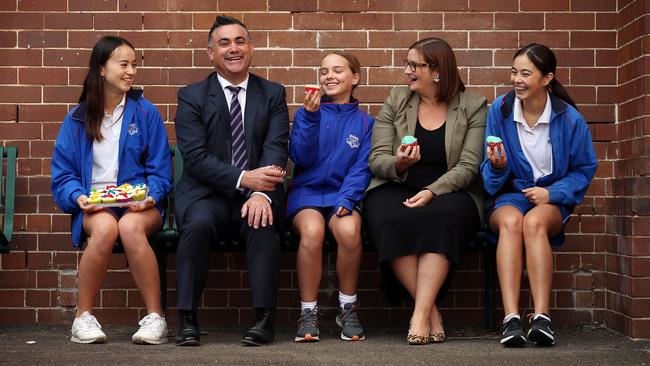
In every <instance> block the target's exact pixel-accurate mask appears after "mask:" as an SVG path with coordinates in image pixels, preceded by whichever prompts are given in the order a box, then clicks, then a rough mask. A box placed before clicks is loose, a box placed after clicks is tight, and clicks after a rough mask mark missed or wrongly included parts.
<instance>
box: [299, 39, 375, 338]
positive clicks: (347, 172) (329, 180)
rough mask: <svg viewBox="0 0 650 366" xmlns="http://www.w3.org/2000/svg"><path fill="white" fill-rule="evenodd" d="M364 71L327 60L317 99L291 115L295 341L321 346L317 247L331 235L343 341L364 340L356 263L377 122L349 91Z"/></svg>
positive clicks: (339, 59) (333, 57)
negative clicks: (296, 299) (296, 303)
mask: <svg viewBox="0 0 650 366" xmlns="http://www.w3.org/2000/svg"><path fill="white" fill-rule="evenodd" d="M360 72H361V66H360V64H359V61H358V60H357V58H356V57H354V56H353V55H351V54H349V53H345V52H333V53H330V54H328V55H327V56H325V58H323V60H322V62H321V66H320V69H319V71H318V74H319V81H320V86H321V90H323V91H324V94H325V95H324V96H322V98H321V93H320V92H307V93H306V95H305V100H304V103H303V107H301V108H299V109H298V110H297V111H296V113H295V116H294V120H293V128H292V131H291V140H290V144H289V146H290V148H289V156H290V157H291V160H292V161H293V163H294V164H295V170H294V177H293V181H292V186H291V192H290V193H289V198H288V202H287V214H288V215H289V217H290V218H291V219H292V221H293V229H294V230H295V232H296V233H298V235H300V247H299V248H298V256H297V262H298V263H297V267H298V283H299V285H300V300H301V301H300V302H301V310H302V311H301V316H300V319H299V321H298V331H297V333H296V337H295V341H296V342H314V341H318V340H319V330H318V306H317V301H316V300H317V297H318V287H319V284H320V281H321V274H322V268H321V267H322V247H323V240H324V237H325V230H326V228H329V230H330V231H331V233H332V234H333V236H334V239H335V240H336V242H337V244H338V252H337V257H336V273H337V275H338V283H339V286H340V290H339V304H340V308H339V311H338V315H337V317H336V322H337V324H338V325H339V326H340V327H341V328H342V330H341V338H342V339H343V340H354V341H360V340H363V339H364V338H365V336H364V333H363V328H362V327H361V324H360V323H359V317H358V314H357V312H358V307H359V302H358V301H357V281H358V277H359V266H360V264H361V255H362V247H361V216H360V214H359V207H358V204H359V201H361V199H362V198H363V193H364V191H365V189H366V187H367V186H368V183H369V182H370V178H371V173H370V170H369V168H368V154H369V152H370V142H371V133H372V126H373V124H374V119H373V118H372V117H370V116H369V115H368V114H367V113H365V112H363V111H362V110H361V109H359V102H358V101H357V100H355V99H354V98H353V97H352V91H353V90H354V88H355V87H356V86H357V85H359V81H360Z"/></svg>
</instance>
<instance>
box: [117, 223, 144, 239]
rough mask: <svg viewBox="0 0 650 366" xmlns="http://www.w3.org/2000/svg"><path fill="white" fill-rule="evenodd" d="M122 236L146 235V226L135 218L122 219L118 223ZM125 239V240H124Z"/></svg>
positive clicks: (135, 236)
mask: <svg viewBox="0 0 650 366" xmlns="http://www.w3.org/2000/svg"><path fill="white" fill-rule="evenodd" d="M117 226H118V229H119V233H120V237H121V238H129V239H131V238H137V237H141V236H144V235H145V234H144V228H143V227H142V225H140V224H139V223H138V222H136V221H135V220H128V219H122V220H120V222H119V223H118V224H117ZM122 241H124V240H122Z"/></svg>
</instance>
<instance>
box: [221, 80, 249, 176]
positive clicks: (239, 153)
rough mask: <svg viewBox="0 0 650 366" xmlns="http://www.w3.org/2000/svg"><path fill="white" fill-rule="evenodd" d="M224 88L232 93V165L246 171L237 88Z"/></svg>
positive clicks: (246, 163) (244, 139)
mask: <svg viewBox="0 0 650 366" xmlns="http://www.w3.org/2000/svg"><path fill="white" fill-rule="evenodd" d="M226 88H228V90H230V91H231V92H232V99H231V100H230V132H231V134H232V165H234V166H236V167H237V168H239V169H248V160H247V159H246V138H245V136H244V120H243V119H242V113H241V105H239V99H237V96H238V95H239V91H240V90H241V89H242V88H241V87H239V86H232V85H229V86H227V87H226Z"/></svg>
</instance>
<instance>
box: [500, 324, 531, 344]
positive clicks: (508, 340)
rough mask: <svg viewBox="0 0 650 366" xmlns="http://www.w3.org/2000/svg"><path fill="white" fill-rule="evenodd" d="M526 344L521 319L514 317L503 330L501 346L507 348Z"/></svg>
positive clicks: (504, 325)
mask: <svg viewBox="0 0 650 366" xmlns="http://www.w3.org/2000/svg"><path fill="white" fill-rule="evenodd" d="M525 343H526V336H524V328H523V326H522V325H521V319H519V318H517V317H512V318H510V320H508V322H506V323H504V324H503V328H501V344H502V345H504V346H506V347H518V346H522V345H524V344H525Z"/></svg>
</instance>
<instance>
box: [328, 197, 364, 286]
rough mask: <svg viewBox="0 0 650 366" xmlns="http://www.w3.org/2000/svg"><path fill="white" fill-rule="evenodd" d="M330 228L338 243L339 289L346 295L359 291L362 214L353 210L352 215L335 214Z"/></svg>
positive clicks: (337, 270) (337, 272)
mask: <svg viewBox="0 0 650 366" xmlns="http://www.w3.org/2000/svg"><path fill="white" fill-rule="evenodd" d="M329 227H330V230H331V231H332V234H333V235H334V239H336V243H337V244H338V252H337V255H336V274H337V276H338V279H339V289H340V291H341V292H342V293H344V294H346V295H354V294H356V293H357V283H358V281H359V268H360V267H361V255H362V253H363V249H362V246H361V216H360V215H359V213H358V212H356V211H354V210H353V211H352V215H349V216H344V217H337V216H333V217H332V219H331V220H330V222H329Z"/></svg>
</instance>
